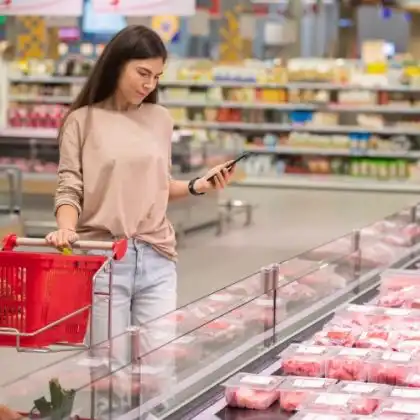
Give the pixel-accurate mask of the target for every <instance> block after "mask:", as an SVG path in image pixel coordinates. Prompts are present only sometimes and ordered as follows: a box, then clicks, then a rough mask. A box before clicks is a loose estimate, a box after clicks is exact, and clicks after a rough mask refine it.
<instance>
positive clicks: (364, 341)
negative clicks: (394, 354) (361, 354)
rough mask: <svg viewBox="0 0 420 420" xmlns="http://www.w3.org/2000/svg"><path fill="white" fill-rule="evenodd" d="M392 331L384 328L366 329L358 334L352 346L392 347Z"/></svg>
mask: <svg viewBox="0 0 420 420" xmlns="http://www.w3.org/2000/svg"><path fill="white" fill-rule="evenodd" d="M392 341H393V340H392V333H390V332H388V331H384V330H372V331H367V332H364V333H362V334H360V335H359V337H358V338H357V340H356V342H355V343H354V346H355V347H357V348H362V349H381V350H387V349H392Z"/></svg>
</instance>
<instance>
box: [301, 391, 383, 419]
mask: <svg viewBox="0 0 420 420" xmlns="http://www.w3.org/2000/svg"><path fill="white" fill-rule="evenodd" d="M377 408H378V398H376V397H375V398H371V397H369V396H362V395H352V394H335V393H318V394H315V395H309V397H308V398H307V399H306V400H305V401H304V402H303V403H302V405H301V406H300V407H299V410H308V411H313V412H317V411H320V412H324V413H333V414H339V413H343V414H358V415H363V416H367V415H371V414H373V413H374V412H375V411H376V409H377Z"/></svg>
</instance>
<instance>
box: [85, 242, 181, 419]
mask: <svg viewBox="0 0 420 420" xmlns="http://www.w3.org/2000/svg"><path fill="white" fill-rule="evenodd" d="M92 253H93V254H95V255H106V256H109V253H106V252H92ZM95 292H96V293H104V294H107V293H109V272H106V271H105V272H102V273H101V274H100V275H99V276H98V277H97V279H96V283H95ZM111 295H112V299H111V302H112V316H111V331H112V337H117V336H120V335H122V334H124V333H126V331H127V328H129V327H131V326H137V327H142V330H145V331H147V323H148V322H149V321H151V320H153V319H156V318H159V317H161V316H163V315H165V314H167V313H169V312H172V311H174V310H175V309H176V304H177V272H176V263H175V262H174V261H171V260H169V259H168V258H166V257H164V256H162V255H161V254H159V253H158V252H157V251H155V250H154V249H153V248H152V247H151V246H150V245H147V244H145V243H143V242H140V241H137V240H133V239H130V240H129V243H128V250H127V253H126V255H125V256H124V258H123V259H122V260H120V261H114V262H113V276H112V288H111ZM108 309H109V308H108V298H104V296H101V295H96V297H95V301H94V306H93V310H92V332H93V334H92V340H93V343H92V344H93V345H94V346H95V345H97V344H98V343H104V342H106V341H107V339H108ZM156 333H157V332H156V331H150V334H149V333H147V334H144V333H142V334H141V339H140V342H139V343H138V344H137V345H138V346H139V348H138V349H137V350H135V349H134V351H135V352H139V353H141V354H145V353H148V352H149V351H152V353H151V355H150V356H148V357H145V358H142V359H141V362H140V363H141V369H144V370H147V368H148V371H149V372H153V371H154V370H156V368H157V367H159V368H160V369H162V368H165V372H164V376H165V377H166V378H168V377H171V376H172V375H173V370H174V366H173V363H172V362H171V361H170V360H166V361H165V363H164V365H165V366H162V360H154V359H155V358H154V357H153V349H156V348H158V347H160V346H161V345H162V344H164V343H165V342H168V338H169V339H170V336H171V335H172V336H173V337H174V336H175V334H176V329H175V326H174V327H173V328H171V326H166V327H165V334H164V335H162V334H156ZM112 343H113V344H112V348H111V357H112V364H113V366H114V367H113V370H114V369H115V368H116V369H118V368H119V366H121V367H122V366H127V364H129V363H130V360H131V357H132V352H133V347H137V345H133V342H132V340H131V341H130V339H129V338H128V336H127V335H126V336H125V338H124V339H122V338H121V339H120V338H116V339H113V340H112ZM101 347H102V346H99V349H96V350H94V352H93V356H94V357H95V356H96V357H107V356H108V355H109V349H108V348H107V345H105V346H104V348H101ZM156 355H157V356H158V355H159V352H156ZM131 369H132V367H131V366H129V367H128V368H126V369H124V368H123V369H122V370H121V371H120V372H119V373H118V375H117V377H119V380H120V381H121V383H120V386H115V385H113V388H114V391H115V393H118V389H119V388H120V391H121V392H120V394H122V395H120V396H119V398H118V400H119V402H118V403H117V404H115V402H113V403H112V405H113V406H114V407H115V405H118V406H119V407H118V408H117V407H115V408H113V410H115V409H116V410H117V411H120V410H121V409H122V407H121V400H128V399H130V397H132V388H131V384H130V383H129V382H131V379H132V378H130V372H131ZM95 371H96V374H95V376H97V375H98V374H99V375H101V374H100V371H101V369H98V370H97V369H95ZM165 388H166V387H165ZM163 391H164V390H163V389H162V392H163ZM100 394H101V392H99V393H98V401H97V403H98V404H99V406H98V409H99V413H98V417H99V418H106V417H107V416H103V415H101V412H108V410H109V408H108V409H106V408H105V406H107V407H109V405H110V401H109V395H108V393H104V394H103V395H102V397H101V395H100ZM105 394H106V395H105ZM129 394H130V395H129ZM112 399H113V400H115V396H114V398H112ZM123 405H126V404H123ZM101 406H102V408H101ZM114 414H116V413H115V412H114Z"/></svg>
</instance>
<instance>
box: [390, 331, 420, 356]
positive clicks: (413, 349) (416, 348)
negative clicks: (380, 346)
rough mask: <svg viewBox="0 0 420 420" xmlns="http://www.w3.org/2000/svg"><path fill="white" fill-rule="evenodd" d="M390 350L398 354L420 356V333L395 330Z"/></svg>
mask: <svg viewBox="0 0 420 420" xmlns="http://www.w3.org/2000/svg"><path fill="white" fill-rule="evenodd" d="M391 345H392V348H393V349H394V350H395V351H398V352H405V353H411V354H413V355H417V356H418V355H419V354H420V331H416V330H396V331H394V333H393V334H392V341H391Z"/></svg>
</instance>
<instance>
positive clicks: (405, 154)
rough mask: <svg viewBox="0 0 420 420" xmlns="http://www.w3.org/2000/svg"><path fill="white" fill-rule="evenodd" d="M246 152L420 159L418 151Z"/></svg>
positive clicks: (311, 149)
mask: <svg viewBox="0 0 420 420" xmlns="http://www.w3.org/2000/svg"><path fill="white" fill-rule="evenodd" d="M245 150H246V151H250V152H253V153H259V154H279V155H293V156H296V155H317V156H340V157H376V158H394V159H408V158H409V159H420V151H395V150H364V151H360V150H349V149H327V148H325V149H323V148H319V147H292V146H278V147H252V146H249V147H246V148H245Z"/></svg>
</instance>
